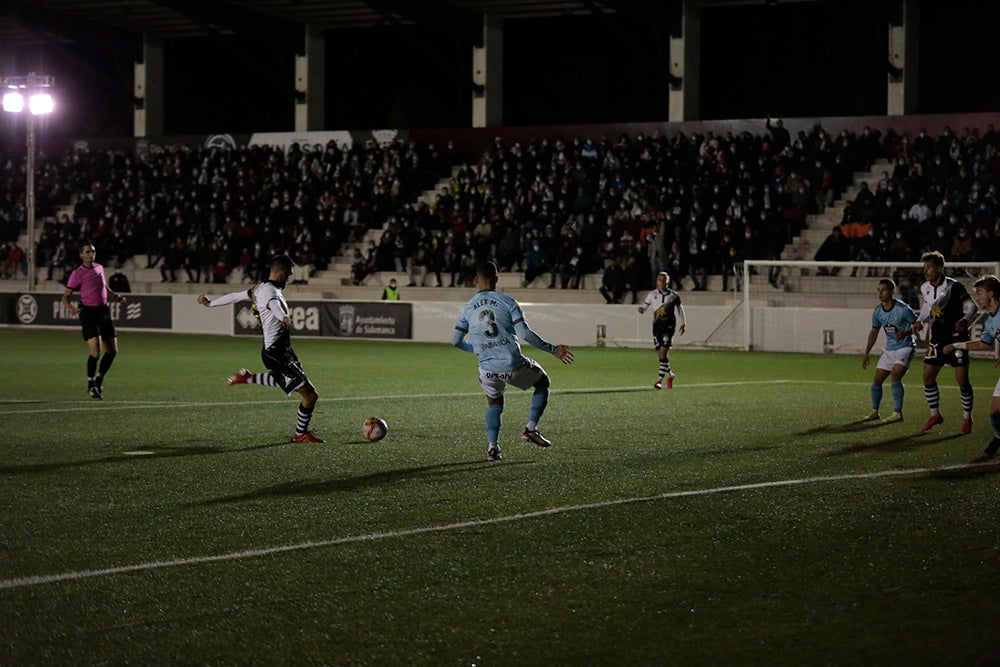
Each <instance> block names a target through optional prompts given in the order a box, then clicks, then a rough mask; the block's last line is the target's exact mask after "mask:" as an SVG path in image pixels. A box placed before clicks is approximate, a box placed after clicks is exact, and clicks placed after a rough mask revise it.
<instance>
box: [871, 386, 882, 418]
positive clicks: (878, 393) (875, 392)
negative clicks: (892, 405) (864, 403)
mask: <svg viewBox="0 0 1000 667" xmlns="http://www.w3.org/2000/svg"><path fill="white" fill-rule="evenodd" d="M880 405H882V385H880V384H873V385H872V410H874V411H875V412H878V406H880Z"/></svg>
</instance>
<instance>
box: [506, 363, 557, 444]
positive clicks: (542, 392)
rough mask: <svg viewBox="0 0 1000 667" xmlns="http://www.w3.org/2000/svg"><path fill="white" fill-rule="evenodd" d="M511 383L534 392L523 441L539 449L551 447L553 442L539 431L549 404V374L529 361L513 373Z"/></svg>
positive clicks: (522, 437) (522, 434)
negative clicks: (540, 421)
mask: <svg viewBox="0 0 1000 667" xmlns="http://www.w3.org/2000/svg"><path fill="white" fill-rule="evenodd" d="M509 383H510V384H512V385H513V386H515V387H517V388H518V389H521V390H527V389H529V388H530V389H532V390H533V393H532V395H531V409H530V410H529V411H528V421H527V423H525V425H524V431H523V432H522V433H521V439H522V440H524V441H525V442H530V443H533V444H536V445H538V446H539V447H549V446H550V445H552V442H551V441H550V440H549V439H548V438H546V437H545V436H544V435H542V434H541V432H539V430H538V421H539V420H540V419H541V418H542V415H543V414H545V406H547V405H548V404H549V385H550V384H551V382H550V380H549V376H548V373H546V372H545V369H544V368H542V367H541V365H540V364H537V363H535V362H534V361H532V360H530V359H529V360H528V363H527V364H525V365H524V366H522V367H521V368H519V369H518V370H516V371H514V372H513V373H511V376H510V381H509Z"/></svg>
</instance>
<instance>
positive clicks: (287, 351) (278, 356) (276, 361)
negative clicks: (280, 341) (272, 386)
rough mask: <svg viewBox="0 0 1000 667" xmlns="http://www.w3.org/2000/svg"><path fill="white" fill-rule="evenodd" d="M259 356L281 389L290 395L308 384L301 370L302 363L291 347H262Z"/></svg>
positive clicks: (307, 379)
mask: <svg viewBox="0 0 1000 667" xmlns="http://www.w3.org/2000/svg"><path fill="white" fill-rule="evenodd" d="M260 358H261V360H262V361H263V362H264V366H265V367H267V370H269V371H271V376H272V377H273V378H274V381H275V382H276V383H277V384H278V386H279V387H281V389H282V391H284V392H285V393H286V394H289V395H291V394H292V392H294V391H298V390H299V389H301V388H302V387H305V386H306V385H307V384H309V378H307V377H306V374H305V371H303V370H302V364H301V363H299V358H298V357H297V356H296V355H295V350H293V349H292V348H291V347H272V348H270V349H269V348H264V349H263V350H261V351H260Z"/></svg>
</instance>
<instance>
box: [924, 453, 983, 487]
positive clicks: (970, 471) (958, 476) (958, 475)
mask: <svg viewBox="0 0 1000 667" xmlns="http://www.w3.org/2000/svg"><path fill="white" fill-rule="evenodd" d="M972 462H973V463H979V464H981V465H977V466H970V467H968V468H960V469H958V470H931V471H929V472H928V473H927V474H925V475H923V477H924V479H935V480H940V481H944V482H948V481H953V480H966V479H979V478H980V477H986V476H987V475H996V474H997V473H1000V461H997V460H996V457H994V456H980V457H979V458H977V459H974V460H973V461H972Z"/></svg>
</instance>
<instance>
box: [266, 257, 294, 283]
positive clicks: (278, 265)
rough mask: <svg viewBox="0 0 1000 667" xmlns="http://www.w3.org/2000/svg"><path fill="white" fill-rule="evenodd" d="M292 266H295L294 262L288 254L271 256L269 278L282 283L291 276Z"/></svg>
mask: <svg viewBox="0 0 1000 667" xmlns="http://www.w3.org/2000/svg"><path fill="white" fill-rule="evenodd" d="M293 266H295V263H294V262H292V258H291V257H289V256H288V255H275V256H274V257H272V258H271V267H270V268H271V275H270V277H269V279H270V280H272V281H274V282H278V283H281V284H282V285H283V284H284V283H285V281H286V280H288V279H289V278H291V277H292V267H293Z"/></svg>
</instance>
